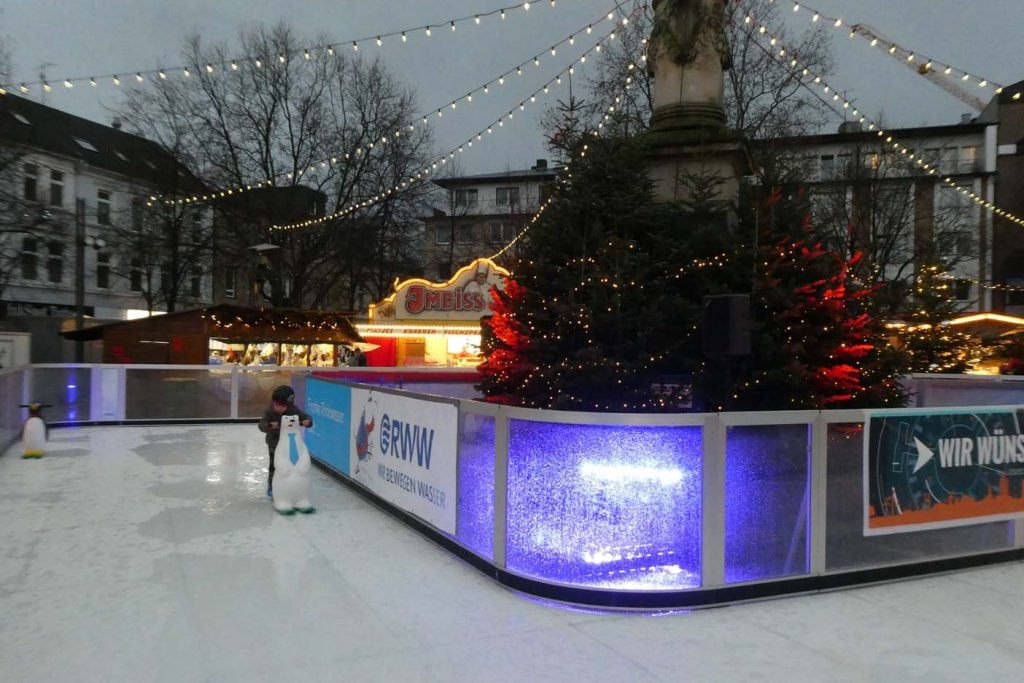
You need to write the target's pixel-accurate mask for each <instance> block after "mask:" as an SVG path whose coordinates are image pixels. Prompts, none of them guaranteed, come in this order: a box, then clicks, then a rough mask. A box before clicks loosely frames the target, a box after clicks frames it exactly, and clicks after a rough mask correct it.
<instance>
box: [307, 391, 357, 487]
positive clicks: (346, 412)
mask: <svg viewBox="0 0 1024 683" xmlns="http://www.w3.org/2000/svg"><path fill="white" fill-rule="evenodd" d="M305 408H306V412H307V413H309V414H310V415H311V416H312V418H313V427H312V429H309V430H307V432H306V448H308V449H309V454H310V455H311V456H313V457H314V458H316V459H317V460H320V461H322V462H324V463H326V464H328V465H330V466H331V467H333V468H334V469H336V470H338V471H339V472H341V473H342V474H345V475H349V476H351V472H350V470H349V463H350V462H351V458H350V457H349V453H350V449H351V444H352V436H351V435H352V424H351V422H352V420H351V415H352V389H351V388H350V387H347V386H345V385H343V384H335V383H334V382H324V381H322V380H318V379H314V378H310V379H309V380H307V382H306V405H305Z"/></svg>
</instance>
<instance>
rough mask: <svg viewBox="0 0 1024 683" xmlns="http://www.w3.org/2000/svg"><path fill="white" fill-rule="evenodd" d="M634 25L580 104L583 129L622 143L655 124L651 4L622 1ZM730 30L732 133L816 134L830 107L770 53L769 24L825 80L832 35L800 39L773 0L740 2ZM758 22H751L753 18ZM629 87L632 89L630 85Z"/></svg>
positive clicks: (731, 7) (610, 51)
mask: <svg viewBox="0 0 1024 683" xmlns="http://www.w3.org/2000/svg"><path fill="white" fill-rule="evenodd" d="M623 5H624V6H626V7H627V8H628V9H630V10H631V12H630V14H629V23H628V24H627V25H626V26H624V27H622V29H621V31H620V32H618V33H617V34H616V35H617V38H616V40H614V41H610V42H608V43H607V44H606V46H605V48H604V49H602V51H601V57H600V59H599V60H597V67H596V69H595V70H594V71H593V72H592V74H591V75H590V77H589V78H588V79H587V80H586V81H585V82H584V84H583V91H584V94H583V95H582V96H581V97H579V98H578V99H577V100H576V102H575V105H574V110H575V112H576V114H577V116H578V117H579V120H580V125H582V126H583V127H585V128H587V129H595V128H596V127H597V125H598V124H599V123H601V124H603V126H602V127H603V128H604V129H606V130H610V131H612V132H613V133H615V134H617V135H619V136H622V137H631V136H632V135H635V134H638V133H642V132H644V131H646V130H647V128H648V127H649V125H650V119H651V112H652V111H653V104H654V103H653V100H652V96H651V92H652V88H651V84H652V79H653V74H652V73H651V72H650V70H649V69H648V68H647V62H646V50H647V38H648V36H650V34H651V29H652V28H653V23H654V16H653V13H652V12H651V11H650V8H649V4H648V2H646V1H645V0H633V2H632V3H631V4H629V3H623ZM727 12H728V16H727V17H726V29H727V35H728V39H729V48H730V51H731V57H732V59H731V62H732V65H731V68H730V69H728V70H727V71H726V72H725V79H726V82H725V110H726V116H727V125H728V127H729V128H730V129H731V130H733V131H736V132H738V133H739V134H740V136H741V137H742V138H743V139H745V140H757V139H766V138H779V137H784V136H792V135H800V134H804V133H807V132H810V131H812V130H814V129H816V128H818V127H820V126H821V124H822V123H824V121H826V120H827V119H826V116H827V112H828V108H827V107H826V106H825V105H824V103H823V102H821V101H820V100H819V99H817V98H816V97H815V96H814V95H813V94H811V93H809V92H808V91H806V90H805V89H804V88H803V87H802V86H801V84H800V74H799V73H798V72H795V71H794V70H793V69H791V67H789V66H788V65H787V64H785V63H783V62H781V61H780V60H778V59H776V57H775V56H773V55H772V54H771V52H769V48H770V47H771V46H770V45H769V44H768V39H767V38H765V37H764V35H762V34H760V33H759V30H758V29H759V27H760V25H762V24H765V25H768V26H771V27H772V30H773V33H774V35H775V36H776V37H777V38H778V39H779V41H780V44H785V45H786V46H787V49H788V54H789V55H790V58H792V57H793V56H799V59H800V63H801V64H802V65H804V66H807V67H808V68H810V69H811V70H813V71H815V72H816V73H819V74H821V75H828V74H829V73H831V72H832V71H833V70H834V63H833V59H832V52H831V43H830V36H829V34H828V33H827V31H825V29H824V28H819V29H817V30H812V31H808V32H807V33H805V34H803V35H801V36H794V35H793V34H792V32H791V31H789V30H788V29H787V27H786V26H785V23H784V22H783V20H782V18H781V14H782V13H781V10H780V9H779V6H778V4H777V3H776V2H775V1H774V0H741V1H740V2H730V3H729V4H728V5H727ZM748 15H749V16H751V17H753V18H756V21H751V22H750V23H747V22H746V17H747V16H748ZM627 85H628V87H626V86H627ZM542 125H543V126H544V129H545V130H546V131H547V132H548V134H549V135H550V134H551V133H552V132H553V131H555V130H556V129H557V127H558V126H559V125H562V118H561V117H560V116H559V115H558V112H557V111H555V110H554V109H552V110H550V111H548V112H547V116H546V118H545V119H544V121H543V122H542Z"/></svg>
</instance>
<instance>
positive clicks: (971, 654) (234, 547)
mask: <svg viewBox="0 0 1024 683" xmlns="http://www.w3.org/2000/svg"><path fill="white" fill-rule="evenodd" d="M261 437H262V435H261V434H259V433H258V432H257V430H256V428H255V426H253V425H227V426H208V427H192V426H188V427H168V426H162V427H118V428H109V427H108V428H82V429H73V430H71V429H61V430H53V431H51V440H52V443H51V444H50V446H51V450H50V452H49V454H48V455H47V456H46V457H45V458H43V459H42V460H39V461H31V460H29V461H25V460H21V459H20V457H19V455H20V454H19V452H18V450H17V448H16V447H15V448H12V449H11V450H9V451H8V452H7V453H6V454H5V455H4V456H3V457H0V681H9V682H20V681H33V682H43V681H75V682H86V681H173V682H174V683H189V682H191V681H217V682H225V681H245V682H252V681H278V682H284V681H302V680H308V681H328V680H332V681H416V682H421V681H422V682H429V681H626V682H634V681H635V682H642V681H705V680H706V681H732V680H735V681H740V680H742V681H747V680H765V681H826V680H828V681H900V682H903V681H912V680H929V681H936V680H943V681H944V680H956V679H963V678H967V677H968V676H978V675H984V674H987V675H988V677H993V676H999V675H1003V674H1005V675H1006V676H1007V678H1009V676H1011V675H1016V674H1018V672H1019V671H1020V670H1021V668H1022V667H1024V650H1021V648H1020V647H1019V644H1020V642H1022V641H1024V620H1021V619H1020V616H1019V613H1018V610H1017V608H1016V604H1017V601H1024V564H1012V565H997V566H994V567H990V568H986V569H982V570H976V571H970V572H962V573H957V574H952V575H947V576H939V577H933V578H927V579H920V580H914V581H907V582H902V583H896V584H890V585H884V586H875V587H868V588H861V589H857V590H849V591H843V592H838V593H831V594H824V595H809V596H802V597H793V598H785V599H780V600H774V601H770V602H762V603H756V604H746V605H736V606H731V607H723V608H717V609H709V610H702V611H697V612H690V613H672V614H660V615H652V614H632V613H631V614H623V613H599V612H594V611H586V610H573V609H567V608H564V607H558V606H553V605H547V604H541V603H538V602H536V601H534V600H530V599H528V598H525V597H523V596H520V595H518V594H515V593H513V592H511V591H509V590H507V589H505V588H503V587H501V586H499V585H497V584H495V583H494V582H492V581H491V580H489V579H488V578H486V577H485V576H483V575H482V574H480V573H479V572H477V571H476V570H474V569H471V568H470V567H468V566H466V565H465V564H463V563H462V562H461V561H459V560H457V559H455V558H454V557H452V556H451V555H450V554H448V553H447V552H446V551H444V550H442V549H440V548H438V547H437V546H435V545H433V544H432V543H431V542H430V541H428V540H426V539H424V538H422V537H421V536H419V535H418V534H416V533H415V532H413V531H411V530H409V529H408V528H406V527H405V526H403V525H402V524H400V523H399V522H397V521H395V520H393V519H392V518H391V517H389V516H388V515H386V514H384V513H383V512H381V511H379V510H377V509H376V508H374V507H372V506H371V505H369V504H368V503H366V502H365V501H364V500H362V499H361V498H359V497H358V496H356V495H355V494H353V493H352V492H351V491H349V490H347V489H346V488H345V487H343V486H340V485H339V484H337V483H336V482H334V481H332V480H331V479H329V478H328V477H326V476H325V475H323V474H322V473H320V472H315V473H314V481H313V486H314V503H315V504H316V506H317V508H318V511H317V513H316V514H314V515H311V516H294V517H281V516H279V515H278V514H276V513H275V512H274V510H273V508H272V506H271V503H270V500H269V499H268V498H267V497H266V495H265V490H266V481H265V480H266V471H265V468H266V461H267V453H266V447H265V446H264V445H263V442H262V438H261Z"/></svg>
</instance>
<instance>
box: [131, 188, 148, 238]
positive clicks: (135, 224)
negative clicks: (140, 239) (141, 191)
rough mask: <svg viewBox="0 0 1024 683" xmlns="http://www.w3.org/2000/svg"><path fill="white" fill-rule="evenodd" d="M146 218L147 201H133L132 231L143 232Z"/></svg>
mask: <svg viewBox="0 0 1024 683" xmlns="http://www.w3.org/2000/svg"><path fill="white" fill-rule="evenodd" d="M145 216H146V200H145V199H143V198H142V197H135V198H134V199H132V229H134V230H135V232H142V221H143V219H144V218H145Z"/></svg>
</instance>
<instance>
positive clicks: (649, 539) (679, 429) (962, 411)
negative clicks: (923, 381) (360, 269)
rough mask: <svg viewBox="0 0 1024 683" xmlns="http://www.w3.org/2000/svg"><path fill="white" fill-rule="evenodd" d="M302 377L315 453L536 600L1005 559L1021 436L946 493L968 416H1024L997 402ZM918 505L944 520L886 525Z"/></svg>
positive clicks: (652, 599) (761, 584) (686, 597)
mask: <svg viewBox="0 0 1024 683" xmlns="http://www.w3.org/2000/svg"><path fill="white" fill-rule="evenodd" d="M305 391H306V402H307V407H308V410H309V412H310V413H312V414H313V415H314V416H315V418H316V427H315V428H314V429H313V430H311V431H310V433H309V435H308V441H307V442H308V444H309V448H310V452H311V453H312V454H313V456H314V458H315V460H316V461H317V462H318V463H319V464H320V465H321V466H323V467H324V468H325V469H327V470H328V471H330V472H331V473H332V474H334V475H335V476H337V477H338V478H339V479H341V480H342V481H344V482H345V483H347V484H349V485H351V486H352V487H353V488H355V489H356V490H357V491H359V492H360V493H362V494H363V495H365V496H366V497H368V498H370V499H371V500H373V501H374V502H375V503H377V504H378V505H380V506H381V507H384V508H385V509H387V510H389V511H390V512H392V513H393V514H395V515H397V516H399V517H400V518H402V519H404V520H405V521H406V522H407V523H409V524H410V525H412V526H413V527H415V528H417V529H418V530H420V531H421V532H423V533H424V534H426V535H428V536H429V537H431V538H433V539H434V540H436V541H438V542H439V543H441V544H442V545H444V546H445V547H447V548H448V549H449V550H451V551H452V552H454V553H456V554H457V555H459V556H461V557H462V558H464V559H465V560H467V561H468V562H470V563H471V564H473V565H474V566H476V567H478V568H479V569H481V570H482V571H485V572H486V573H487V574H489V575H490V576H492V577H494V578H496V579H497V580H499V581H501V582H502V583H505V584H507V585H509V586H511V587H513V588H516V589H518V590H522V591H525V592H528V593H532V594H535V595H539V596H542V597H546V598H550V599H554V600H561V601H566V602H572V603H582V604H591V605H599V606H607V607H620V608H672V607H692V606H699V605H708V604H718V603H724V602H734V601H740V600H748V599H756V598H762V597H768V596H773V595H781V594H787V593H798V592H809V591H817V590H825V589H831V588H838V587H842V586H848V585H855V584H859V583H866V582H874V581H884V580H892V579H897V578H902V577H906V576H912V575H916V574H923V573H928V572H935V571H948V570H950V569H956V568H961V567H968V566H974V565H978V564H982V563H989V562H994V561H1003V560H1009V559H1016V558H1021V557H1024V522H1021V521H1020V519H1019V518H1020V516H1021V515H1022V514H1024V500H1020V498H1021V495H1022V493H1021V486H1020V484H1021V481H1020V479H1019V477H1020V476H1022V475H1024V467H1021V466H1019V467H1018V468H1014V467H1012V466H1011V465H1010V463H1012V462H1014V459H1015V458H1016V459H1017V460H1016V462H1020V463H1024V435H1021V436H1020V440H1019V443H1020V444H1021V446H1020V451H1019V452H1017V451H1013V452H1011V453H1009V454H1008V455H1006V456H1005V457H1006V458H1008V459H1009V460H1006V463H1007V464H1006V466H1005V467H1003V469H1002V471H1001V472H1000V474H999V475H998V476H995V475H993V476H992V477H991V478H990V479H987V480H986V481H991V485H990V486H989V485H986V486H980V485H979V486H976V487H975V488H974V489H972V490H971V491H969V492H967V493H966V494H964V493H963V492H961V491H960V488H962V487H963V486H962V484H963V482H965V481H968V480H970V479H971V478H972V477H973V476H974V475H975V474H976V472H977V471H980V470H978V469H977V468H978V467H981V468H982V469H984V468H985V465H984V464H983V463H981V464H979V463H977V462H972V463H970V464H971V465H972V466H974V467H975V469H974V470H971V471H968V470H967V469H966V468H967V463H966V456H964V455H963V454H964V453H966V450H969V449H970V448H972V447H969V446H967V445H966V441H964V439H978V438H981V439H982V440H981V441H978V442H977V443H978V444H979V446H978V448H989V449H990V450H991V448H996V444H997V442H996V441H985V440H984V439H986V438H988V437H986V436H985V435H984V434H982V433H981V431H979V429H978V428H976V427H973V431H971V430H972V425H976V424H977V423H978V420H979V419H981V420H987V423H986V424H987V429H989V430H990V431H993V432H999V435H1002V436H1011V434H1010V433H1009V432H1010V431H1011V430H1013V429H1016V423H1015V422H1014V421H1015V420H1016V419H1017V416H1018V415H1024V413H1018V411H1017V409H1016V408H1015V407H1012V406H1011V407H1006V408H984V409H979V408H957V409H946V408H944V409H938V410H922V409H919V408H917V409H907V410H903V411H875V412H869V411H861V410H849V411H795V412H786V411H779V412H761V413H722V414H709V415H671V416H669V415H633V414H592V413H573V412H560V411H542V410H529V409H522V408H510V407H507V406H497V405H490V404H487V403H482V402H479V401H467V400H456V399H442V398H436V397H429V396H422V395H419V396H417V395H413V394H408V393H404V392H400V391H392V390H388V389H377V388H371V387H366V386H359V385H356V384H351V383H348V382H339V381H331V380H319V379H308V380H307V381H306V386H305ZM979 411H980V412H979ZM968 432H970V433H968ZM1016 434H1018V432H1014V434H1013V435H1014V438H1016ZM915 435H916V436H917V437H920V438H919V441H921V443H922V444H923V445H924V442H927V445H926V446H925V447H926V448H927V449H930V450H934V457H933V458H930V459H929V458H926V457H925V456H923V455H922V451H919V450H917V449H916V445H915V443H916V442H915V441H914V438H915ZM992 436H996V435H995V434H993V435H992ZM953 438H956V439H960V441H959V442H958V444H959V445H957V446H956V448H961V449H965V450H963V451H961V452H960V455H959V456H957V457H959V460H956V458H955V457H954V456H953V455H952V450H951V449H952V448H954V446H953V445H950V444H952V441H948V440H949V439H953ZM943 439H946V441H943ZM972 443H973V442H972ZM1000 443H1001V442H1000ZM1006 443H1007V444H1009V443H1010V442H1009V440H1008V439H1007V440H1006ZM1014 443H1017V442H1016V441H1015V442H1014ZM871 444H874V445H873V448H874V449H875V452H874V454H873V456H874V460H873V461H872V462H873V463H874V464H873V467H874V468H875V470H876V472H875V473H874V474H872V473H869V471H868V470H869V467H868V463H869V461H870V460H871V457H872V453H870V452H869V451H870V450H871ZM985 444H989V445H985ZM1003 448H1004V449H1005V448H1009V445H1007V446H1003ZM1014 448H1016V446H1014ZM943 449H944V450H943ZM943 454H945V456H944V455H943ZM1003 457H1004V456H1000V458H1001V460H1002V459H1003ZM991 464H992V463H989V465H991ZM915 468H916V469H915ZM877 471H884V472H885V473H886V477H885V478H879V477H878V476H876V475H877ZM881 487H885V489H886V490H885V491H882V490H881ZM958 487H960V488H958ZM965 497H970V498H971V500H970V501H967V502H970V503H971V504H969V505H968V504H965V503H964V500H965ZM1011 498H1013V500H1010V499H1011ZM887 501H888V502H887ZM1017 502H1021V503H1022V504H1021V505H1020V506H1019V509H1018V507H1015V506H1016V505H1017ZM894 505H895V506H898V507H899V511H898V512H897V508H896V507H894ZM944 506H945V507H944ZM978 510H981V511H982V512H983V513H984V512H985V511H989V512H991V511H992V510H997V511H998V512H997V513H995V514H976V513H977V511H978ZM911 512H913V513H914V515H910V513H911ZM869 513H870V514H871V515H874V516H875V517H877V518H882V517H886V521H885V522H884V523H883V526H885V527H886V528H885V530H884V532H882V533H879V532H878V531H877V530H873V529H872V528H870V524H869V519H868V517H869ZM928 514H931V515H933V516H936V518H941V519H942V520H943V521H941V522H939V523H937V524H928V525H926V526H925V527H924V528H922V527H921V526H920V525H919V524H916V523H915V524H908V526H907V529H906V530H898V532H893V531H892V529H891V528H890V527H891V526H893V525H895V526H898V523H897V521H896V520H903V519H904V516H906V517H905V518H906V519H907V520H918V521H919V520H920V519H921V518H922V517H921V515H924V516H927V515H928ZM957 514H962V515H964V516H963V517H962V518H956V515H957ZM907 515H910V516H907ZM951 515H952V516H951Z"/></svg>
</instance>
